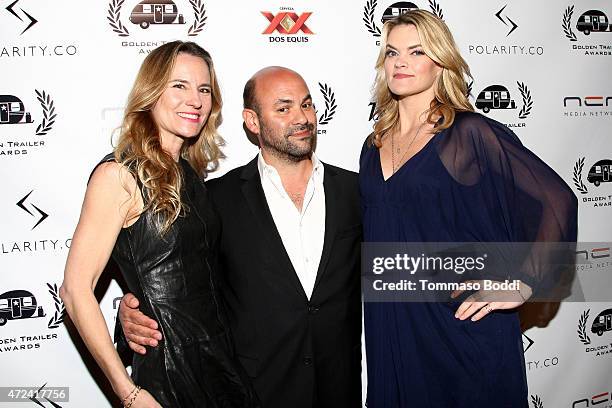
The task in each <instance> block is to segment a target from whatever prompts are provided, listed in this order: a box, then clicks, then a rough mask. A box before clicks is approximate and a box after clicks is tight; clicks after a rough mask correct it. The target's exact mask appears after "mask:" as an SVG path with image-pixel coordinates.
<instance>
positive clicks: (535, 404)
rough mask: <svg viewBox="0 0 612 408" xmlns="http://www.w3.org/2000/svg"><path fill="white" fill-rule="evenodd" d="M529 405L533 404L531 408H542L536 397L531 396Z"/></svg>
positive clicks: (538, 398)
mask: <svg viewBox="0 0 612 408" xmlns="http://www.w3.org/2000/svg"><path fill="white" fill-rule="evenodd" d="M531 403H532V404H533V408H544V404H542V400H541V399H540V397H539V396H537V395H532V396H531Z"/></svg>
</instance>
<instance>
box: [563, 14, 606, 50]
mask: <svg viewBox="0 0 612 408" xmlns="http://www.w3.org/2000/svg"><path fill="white" fill-rule="evenodd" d="M609 12H610V11H608V13H609ZM573 16H574V5H571V6H568V7H567V8H566V9H565V12H564V13H563V20H562V23H561V27H562V28H563V33H564V34H565V38H567V39H568V40H569V42H570V44H571V50H572V51H573V52H576V53H580V54H582V55H588V56H602V55H604V56H612V24H610V21H609V19H608V16H607V15H606V12H605V11H602V10H586V11H583V12H582V13H581V14H580V15H579V16H578V18H577V19H576V20H573ZM574 30H575V31H574ZM576 32H578V34H576Z"/></svg>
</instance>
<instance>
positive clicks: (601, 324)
mask: <svg viewBox="0 0 612 408" xmlns="http://www.w3.org/2000/svg"><path fill="white" fill-rule="evenodd" d="M610 330H612V309H606V310H604V311H603V312H601V313H600V314H598V315H597V317H596V318H595V320H594V321H593V325H592V326H591V333H597V335H598V336H602V335H603V334H604V332H607V331H610Z"/></svg>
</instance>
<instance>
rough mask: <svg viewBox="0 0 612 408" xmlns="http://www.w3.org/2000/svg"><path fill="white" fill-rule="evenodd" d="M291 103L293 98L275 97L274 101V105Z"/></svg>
mask: <svg viewBox="0 0 612 408" xmlns="http://www.w3.org/2000/svg"><path fill="white" fill-rule="evenodd" d="M292 103H293V99H277V100H276V101H274V104H275V105H280V104H292Z"/></svg>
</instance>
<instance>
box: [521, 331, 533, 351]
mask: <svg viewBox="0 0 612 408" xmlns="http://www.w3.org/2000/svg"><path fill="white" fill-rule="evenodd" d="M533 343H534V341H533V340H531V339H530V338H529V337H528V336H527V335H526V334H524V333H523V353H526V352H527V350H529V349H530V348H531V346H533Z"/></svg>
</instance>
